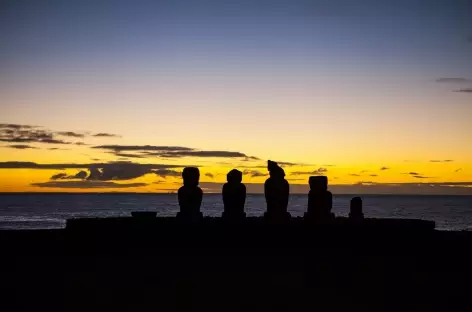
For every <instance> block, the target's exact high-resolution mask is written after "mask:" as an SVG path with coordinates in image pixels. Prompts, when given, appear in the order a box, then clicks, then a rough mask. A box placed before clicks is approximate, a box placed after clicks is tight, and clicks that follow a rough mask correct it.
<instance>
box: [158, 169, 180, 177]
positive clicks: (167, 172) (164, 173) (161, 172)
mask: <svg viewBox="0 0 472 312" xmlns="http://www.w3.org/2000/svg"><path fill="white" fill-rule="evenodd" d="M152 172H153V173H155V174H157V175H158V176H160V177H163V178H165V177H181V176H182V172H180V171H175V170H171V169H158V170H154V171H152Z"/></svg>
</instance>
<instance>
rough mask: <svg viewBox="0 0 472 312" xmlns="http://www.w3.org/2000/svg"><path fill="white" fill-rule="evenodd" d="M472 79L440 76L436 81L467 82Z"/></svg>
mask: <svg viewBox="0 0 472 312" xmlns="http://www.w3.org/2000/svg"><path fill="white" fill-rule="evenodd" d="M469 81H470V80H469V79H467V78H438V79H436V82H439V83H466V82H469Z"/></svg>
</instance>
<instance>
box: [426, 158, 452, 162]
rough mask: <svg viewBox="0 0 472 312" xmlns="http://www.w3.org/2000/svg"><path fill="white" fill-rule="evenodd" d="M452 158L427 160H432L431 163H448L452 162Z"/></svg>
mask: <svg viewBox="0 0 472 312" xmlns="http://www.w3.org/2000/svg"><path fill="white" fill-rule="evenodd" d="M453 161H454V160H452V159H444V160H440V159H433V160H430V161H429V162H432V163H448V162H453Z"/></svg>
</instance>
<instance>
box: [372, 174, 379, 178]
mask: <svg viewBox="0 0 472 312" xmlns="http://www.w3.org/2000/svg"><path fill="white" fill-rule="evenodd" d="M370 176H371V177H378V176H379V175H378V174H371V175H370Z"/></svg>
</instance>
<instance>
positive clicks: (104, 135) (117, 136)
mask: <svg viewBox="0 0 472 312" xmlns="http://www.w3.org/2000/svg"><path fill="white" fill-rule="evenodd" d="M92 136H93V137H97V138H120V137H121V135H118V134H113V133H104V132H101V133H96V134H93V135H92Z"/></svg>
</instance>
